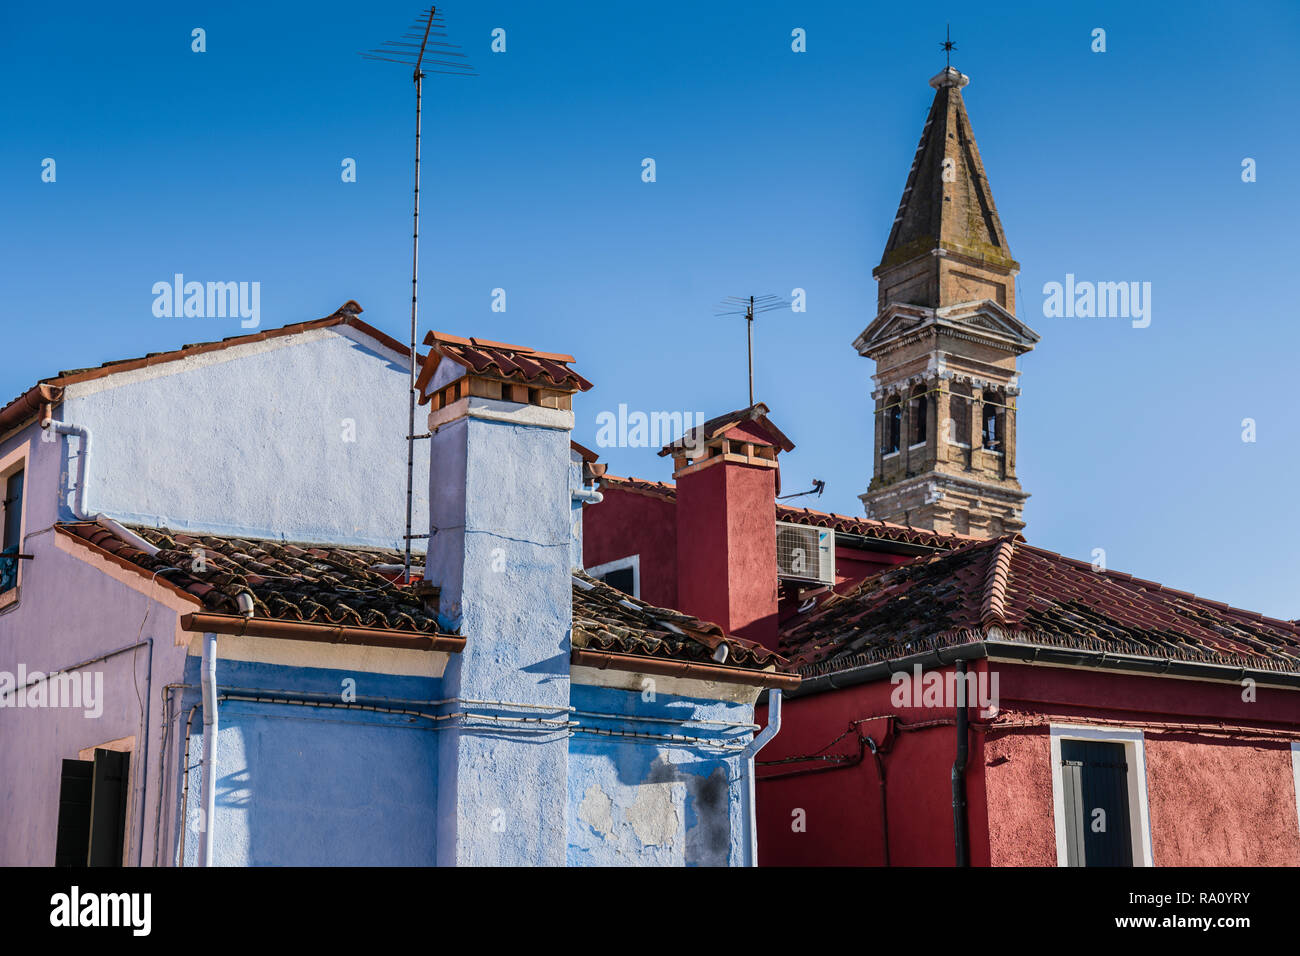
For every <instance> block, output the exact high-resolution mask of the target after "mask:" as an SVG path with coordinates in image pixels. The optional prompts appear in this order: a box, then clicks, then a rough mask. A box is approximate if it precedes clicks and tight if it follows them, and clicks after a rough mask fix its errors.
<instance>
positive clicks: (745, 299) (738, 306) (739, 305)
mask: <svg viewBox="0 0 1300 956" xmlns="http://www.w3.org/2000/svg"><path fill="white" fill-rule="evenodd" d="M788 308H790V300H789V299H785V298H782V297H781V296H779V295H751V296H738V295H729V296H727V297H726V298H725V299H723V300H722V301H721V302H720V303H719V304H718V309H719V311H717V312H715V313H714V315H717V316H734V315H743V316H744V317H745V334H746V343H747V344H746V353H747V355H748V359H749V404H750V405H751V406H752V405H753V404H754V316H756V315H761V314H762V313H764V312H775V311H776V310H777V309H788Z"/></svg>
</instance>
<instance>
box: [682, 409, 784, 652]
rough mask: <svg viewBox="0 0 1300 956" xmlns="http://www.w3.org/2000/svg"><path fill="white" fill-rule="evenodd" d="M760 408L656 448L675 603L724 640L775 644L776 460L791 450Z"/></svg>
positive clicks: (711, 422)
mask: <svg viewBox="0 0 1300 956" xmlns="http://www.w3.org/2000/svg"><path fill="white" fill-rule="evenodd" d="M767 414H768V409H767V406H766V405H763V404H762V403H761V402H760V403H758V404H755V405H752V406H750V407H749V408H745V409H741V410H740V411H736V412H730V413H728V414H726V415H720V416H718V417H717V418H713V419H710V420H709V421H707V422H705V423H704V424H703V425H700V426H699V427H697V428H694V429H692V430H691V431H689V432H687V433H686V435H684V436H683V437H682V438H680V439H678V440H677V441H675V442H673V443H672V444H671V445H669V446H667V447H666V448H664V449H663V451H661V452H660V453H659V454H660V455H671V456H672V458H673V466H674V467H673V478H674V480H675V481H676V483H677V604H678V607H679V609H680V610H682V611H686V612H687V613H689V614H694V615H695V616H697V617H700V618H703V619H704V620H706V621H712V622H714V623H715V624H718V625H719V626H720V627H721V628H722V629H723V630H724V631H726V632H727V633H728V634H733V635H735V636H736V637H742V638H745V639H747V640H751V641H756V642H758V643H760V644H763V645H764V646H766V647H770V648H773V649H775V648H776V643H777V577H776V572H777V569H776V495H777V490H778V487H779V471H778V466H777V455H778V454H780V453H781V452H783V451H790V450H791V449H792V448H794V445H793V444H792V443H791V441H790V439H788V438H786V437H785V435H783V434H781V431H780V429H778V428H777V427H776V426H775V425H773V424H772V423H771V422H770V421H768V418H767Z"/></svg>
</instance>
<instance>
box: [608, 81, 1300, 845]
mask: <svg viewBox="0 0 1300 956" xmlns="http://www.w3.org/2000/svg"><path fill="white" fill-rule="evenodd" d="M966 83H967V78H966V77H965V76H964V75H962V74H961V73H959V72H957V71H956V70H953V69H951V68H949V69H946V70H944V71H943V72H942V73H940V74H939V75H938V76H936V77H935V78H934V79H933V80H932V81H931V85H932V86H933V87H934V88H935V95H934V101H933V104H932V106H931V110H930V114H929V117H928V119H927V122H926V124H925V129H924V131H923V133H922V137H921V143H920V145H919V146H918V148H917V154H916V161H915V162H914V163H913V166H912V169H911V171H910V172H909V175H908V180H907V187H906V189H905V191H904V196H903V201H902V203H901V204H900V208H899V213H898V216H897V218H896V219H895V221H894V224H893V226H892V228H891V231H890V236H889V240H888V243H887V245H886V252H885V255H884V257H883V259H882V261H881V264H880V266H879V267H877V269H876V270H875V275H876V277H877V278H878V280H879V281H880V301H879V308H880V311H879V313H878V315H877V316H876V318H875V319H873V320H872V321H871V323H870V324H869V325H868V327H867V329H866V330H865V331H864V332H863V333H862V334H861V335H859V336H858V338H857V340H856V341H855V342H854V347H855V348H856V349H857V350H858V351H859V353H860V354H862V355H863V356H865V357H867V358H870V359H872V360H873V361H874V362H875V365H876V374H875V375H874V377H873V378H874V381H875V383H876V386H877V387H876V390H875V392H874V393H873V397H874V398H875V400H876V414H875V425H874V434H873V436H872V438H873V439H874V447H872V446H870V445H865V443H864V450H865V452H866V454H869V455H871V456H872V469H873V470H872V475H873V477H872V481H871V485H870V487H869V488H868V490H867V492H866V493H864V494H863V495H861V496H860V497H861V500H862V502H863V505H864V508H865V510H866V512H867V514H868V515H869V516H870V517H862V518H854V517H848V516H843V515H832V514H825V513H821V512H816V511H811V510H808V509H804V508H795V507H791V506H788V505H785V504H783V503H782V502H781V501H780V500H779V499H778V496H779V495H780V494H781V491H780V459H781V456H782V455H788V454H790V453H791V452H792V451H793V449H794V445H793V443H792V442H791V441H790V440H789V439H788V438H787V437H786V436H785V435H784V434H783V433H782V432H781V431H780V430H779V429H778V428H777V427H776V425H775V424H773V422H772V421H771V420H770V419H769V417H768V409H767V407H766V406H764V405H761V404H758V405H754V406H752V407H751V408H747V409H742V410H740V411H737V412H731V413H728V414H726V415H721V416H718V417H717V418H714V419H712V420H710V421H708V422H706V423H705V424H703V425H702V426H700V427H699V428H696V429H694V430H692V431H690V432H688V433H687V435H685V436H683V438H682V439H681V440H679V441H677V442H675V443H673V444H672V445H669V446H668V447H666V448H665V449H663V451H662V452H661V453H660V454H661V455H664V456H668V457H671V458H672V460H673V465H674V468H673V482H672V483H668V482H662V481H644V480H637V479H634V478H618V477H614V476H609V475H605V476H603V477H602V478H601V479H600V490H601V492H602V494H603V500H602V501H601V502H600V503H599V504H596V505H593V506H589V507H588V508H587V509H586V511H585V514H584V517H583V522H584V529H583V531H584V534H583V540H584V555H583V557H584V564H585V566H586V567H587V569H588V571H589V572H590V573H592V574H593V575H596V576H599V577H603V578H604V579H605V580H606V581H607V582H609V583H612V584H615V585H616V586H619V587H622V588H623V589H624V590H627V591H629V592H632V593H634V594H635V595H636V596H638V597H640V598H641V599H642V600H645V601H649V602H651V603H653V604H658V605H664V606H668V607H673V608H678V609H680V610H682V611H685V612H687V613H690V614H694V615H696V616H698V617H700V618H703V619H705V620H710V621H714V622H717V623H718V624H720V625H721V626H722V627H723V629H724V630H726V631H728V632H734V633H736V634H738V635H740V636H742V637H747V638H750V639H752V640H755V641H758V642H760V643H763V644H765V645H766V646H768V647H770V648H772V649H774V650H777V651H778V652H779V653H780V654H781V655H782V656H783V657H784V658H785V659H786V660H787V661H788V662H789V665H788V666H789V667H790V668H792V669H793V670H795V671H796V672H797V673H798V674H799V675H800V676H801V678H802V681H801V684H800V686H799V687H798V688H797V689H795V690H791V691H787V692H786V694H785V705H784V708H783V719H782V724H781V728H780V731H779V733H778V734H777V736H776V737H775V739H774V740H772V741H771V742H770V743H769V744H768V745H767V747H766V748H765V749H764V750H763V751H762V752H761V754H760V755H759V761H758V767H759V781H758V784H757V801H758V818H759V860H760V862H761V863H764V864H787V865H789V864H794V865H816V864H867V865H882V864H891V865H926V864H929V865H935V864H939V865H947V864H953V863H957V864H973V865H994V866H1003V865H1058V864H1059V865H1163V866H1177V865H1193V866H1196V865H1210V864H1255V865H1292V866H1294V865H1300V809H1298V807H1300V800H1298V799H1297V788H1298V787H1300V627H1298V626H1297V625H1296V623H1295V622H1290V621H1281V620H1271V619H1268V618H1265V617H1262V616H1261V615H1259V614H1255V613H1253V612H1250V611H1243V610H1239V609H1236V608H1231V607H1228V606H1227V605H1225V604H1221V603H1218V602H1215V601H1209V600H1205V599H1203V598H1198V597H1196V596H1195V595H1191V594H1187V593H1184V592H1181V591H1175V590H1172V589H1170V588H1166V587H1163V586H1161V585H1159V584H1156V583H1154V582H1151V581H1143V580H1140V579H1138V578H1134V577H1132V576H1130V575H1128V574H1122V573H1119V572H1115V571H1109V570H1106V569H1105V568H1104V567H1102V566H1100V565H1097V566H1094V565H1093V564H1088V563H1084V562H1080V561H1075V560H1072V559H1070V558H1066V557H1063V556H1061V555H1058V554H1054V553H1052V552H1049V551H1043V550H1041V549H1038V548H1034V547H1032V546H1031V545H1030V544H1029V543H1028V541H1027V540H1026V538H1025V537H1024V535H1023V534H1021V533H1020V532H1021V529H1022V528H1023V527H1024V520H1023V504H1024V501H1025V499H1026V498H1027V497H1028V495H1027V494H1026V493H1025V492H1024V491H1023V490H1022V489H1021V487H1020V485H1019V482H1018V480H1017V478H1016V472H1015V461H1016V451H1017V449H1016V440H1015V439H1016V427H1015V418H1016V406H1017V404H1018V402H1019V397H1020V386H1019V379H1020V373H1019V370H1018V367H1017V360H1018V357H1019V356H1020V355H1022V354H1024V353H1025V352H1027V351H1029V350H1030V349H1032V348H1033V347H1034V344H1035V343H1036V342H1037V341H1038V335H1037V333H1035V332H1033V330H1031V329H1029V328H1028V327H1027V326H1026V325H1024V323H1022V322H1021V321H1020V320H1019V319H1018V318H1017V317H1016V315H1015V276H1016V274H1017V272H1018V269H1019V266H1018V265H1017V263H1016V262H1015V261H1014V260H1013V259H1011V257H1010V253H1009V251H1008V249H1007V245H1006V237H1005V235H1004V234H1003V232H1002V226H1001V223H1000V222H999V220H998V216H997V210H996V207H995V206H994V204H993V200H992V194H991V192H990V191H989V186H988V180H987V177H986V176H985V173H984V168H983V165H982V162H981V161H980V158H979V150H978V148H977V147H976V145H975V141H974V135H973V133H972V132H971V127H970V121H969V118H968V117H967V115H966V109H965V105H964V103H963V101H962V95H961V89H962V88H963V87H964V86H965V85H966Z"/></svg>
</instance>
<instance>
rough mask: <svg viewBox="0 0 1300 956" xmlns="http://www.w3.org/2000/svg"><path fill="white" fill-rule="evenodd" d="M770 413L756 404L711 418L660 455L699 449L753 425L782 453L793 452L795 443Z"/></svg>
mask: <svg viewBox="0 0 1300 956" xmlns="http://www.w3.org/2000/svg"><path fill="white" fill-rule="evenodd" d="M769 414H770V411H769V409H768V407H767V406H766V405H764V404H763V403H762V402H755V403H754V404H753V405H750V406H749V407H748V408H741V409H737V410H736V411H734V412H727V413H726V414H724V415H718V416H715V417H714V418H710V419H709V420H708V421H707V422H705V423H704V424H702V425H699V426H697V427H695V428H692V429H690V430H689V431H687V432H686V434H685V435H683V436H682V437H681V438H678V439H677V440H676V441H674V442H670V443H669V444H667V445H665V446H664V447H663V449H662V450H660V452H659V454H660V455H671V454H673V453H674V452H676V451H681V450H682V449H684V448H687V447H689V448H693V449H698V448H699V447H700V446H702V445H703V444H704V443H705V442H707V441H708V440H709V439H711V438H714V437H716V436H718V435H723V434H726V433H727V432H729V431H731V429H733V428H735V427H736V426H737V425H750V424H752V425H753V427H754V430H756V431H757V432H758V433H759V434H761V435H764V436H766V437H767V439H768V440H769V441H770V442H771V443H772V444H773V445H774V446H776V447H777V448H779V449H780V450H781V451H793V450H794V442H792V441H790V439H788V438H786V437H785V435H784V434H783V433H782V432H781V429H779V428H777V427H776V425H774V424H772V420H771V419H770V418H768V417H767V416H768V415H769Z"/></svg>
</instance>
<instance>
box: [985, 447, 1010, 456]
mask: <svg viewBox="0 0 1300 956" xmlns="http://www.w3.org/2000/svg"><path fill="white" fill-rule="evenodd" d="M984 452H985V454H988V455H997V456H998V457H999V458H1001V457H1002V456H1003V455H1005V454H1006V452H1002V451H994V450H993V449H992V448H985V449H984Z"/></svg>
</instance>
